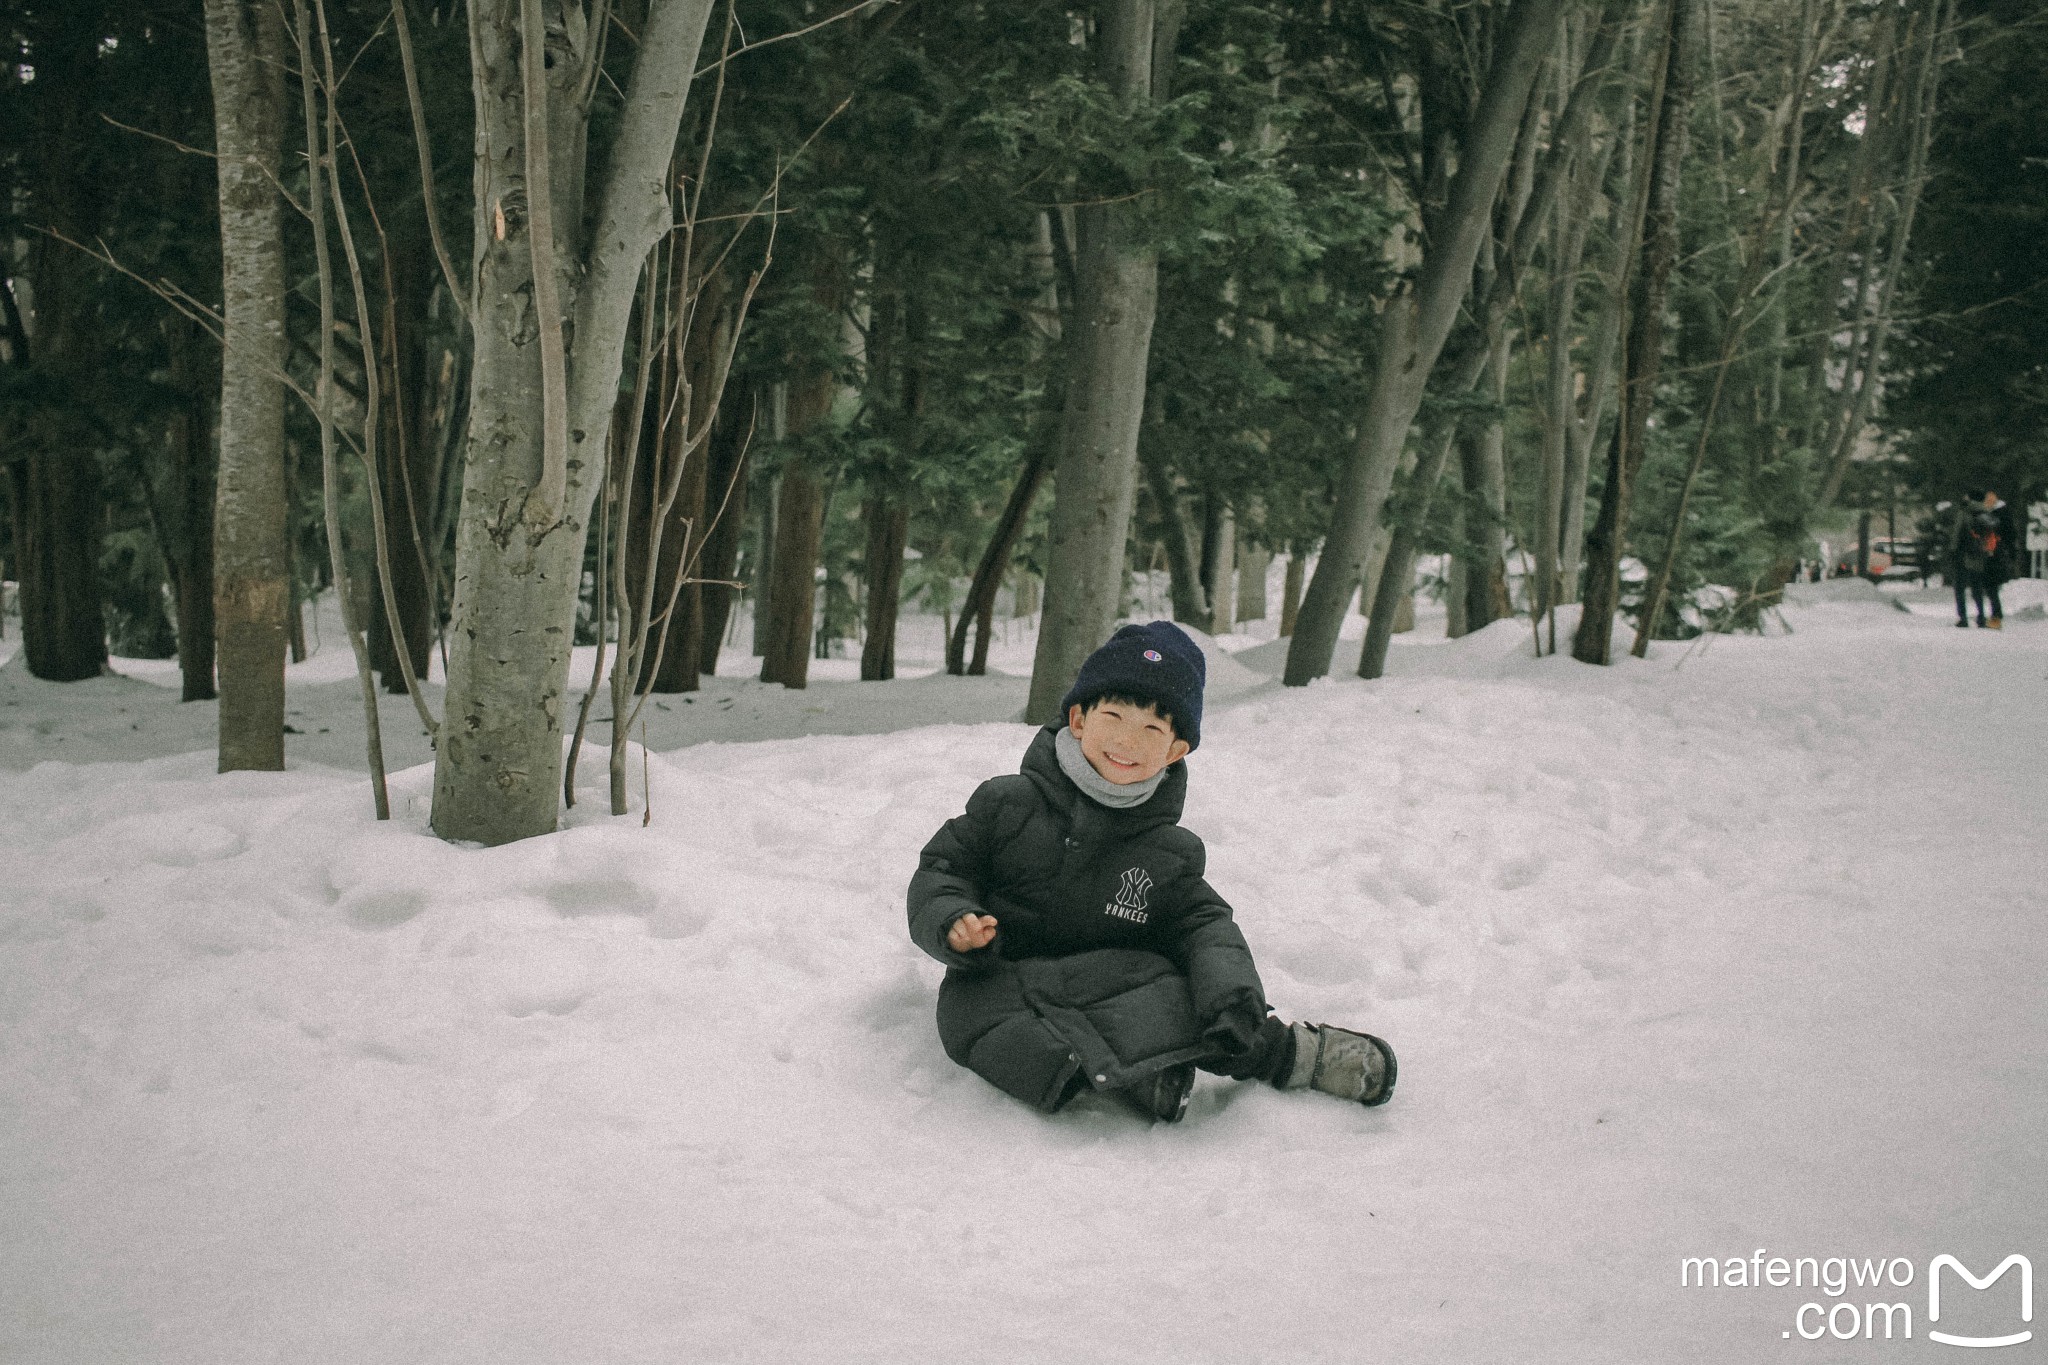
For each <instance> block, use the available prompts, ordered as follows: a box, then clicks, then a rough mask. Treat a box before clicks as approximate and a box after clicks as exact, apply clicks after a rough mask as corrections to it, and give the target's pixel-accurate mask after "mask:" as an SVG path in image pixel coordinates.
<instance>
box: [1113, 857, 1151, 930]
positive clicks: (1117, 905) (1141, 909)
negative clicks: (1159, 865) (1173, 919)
mask: <svg viewBox="0 0 2048 1365" xmlns="http://www.w3.org/2000/svg"><path fill="white" fill-rule="evenodd" d="M1151 889H1152V874H1151V873H1149V872H1147V871H1146V870H1145V869H1144V868H1142V867H1134V868H1131V869H1130V870H1129V871H1127V872H1125V873H1124V880H1123V885H1121V886H1119V887H1117V889H1116V899H1115V900H1114V901H1112V902H1110V903H1109V904H1108V905H1105V906H1103V907H1102V913H1103V914H1105V915H1115V916H1116V917H1117V918H1118V919H1127V920H1130V921H1131V922H1132V923H1133V924H1143V923H1145V922H1146V921H1147V920H1149V919H1151V918H1152V915H1151V912H1150V911H1148V910H1146V909H1145V893H1146V892H1148V891H1150V890H1151Z"/></svg>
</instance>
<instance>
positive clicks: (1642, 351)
mask: <svg viewBox="0 0 2048 1365" xmlns="http://www.w3.org/2000/svg"><path fill="white" fill-rule="evenodd" d="M1699 3H1700V0H1671V22H1670V28H1669V30H1668V31H1667V33H1666V35H1665V43H1664V52H1663V59H1664V77H1663V81H1662V85H1663V95H1662V99H1661V102H1660V108H1659V110H1658V114H1657V122H1656V125H1655V127H1654V129H1653V130H1652V131H1653V133H1654V146H1653V149H1652V150H1651V152H1650V153H1649V155H1650V158H1651V160H1650V167H1649V171H1650V180H1649V185H1648V193H1647V195H1646V198H1645V201H1644V202H1645V205H1646V208H1645V211H1644V216H1643V226H1642V247H1641V256H1642V268H1641V271H1640V272H1639V274H1638V277H1637V279H1636V282H1635V285H1634V288H1633V291H1632V293H1631V294H1630V297H1629V310H1628V311H1629V319H1628V344H1627V351H1626V354H1625V356H1624V358H1623V367H1624V375H1623V380H1622V385H1621V410H1620V413H1619V416H1618V419H1617V420H1616V422H1615V427H1614V436H1613V439H1612V440H1611V441H1610V442H1609V444H1608V453H1607V482H1606V484H1605V485H1604V486H1603V487H1602V488H1601V490H1600V513H1599V516H1598V517H1597V518H1596V519H1595V521H1594V523H1593V529H1592V531H1591V532H1590V533H1589V534H1588V536H1587V537H1586V599H1585V605H1584V607H1583V609H1582V611H1581V613H1580V617H1579V629H1578V633H1577V634H1576V635H1575V636H1574V637H1573V640H1572V657H1573V658H1575V659H1577V660H1578V661H1579V662H1581V663H1588V664H1606V663H1609V662H1611V660H1612V656H1613V650H1614V613H1615V611H1616V609H1617V608H1618V606H1619V604H1620V600H1621V555H1622V547H1623V543H1624V541H1625V539H1626V537H1627V534H1628V513H1629V504H1630V501H1631V498H1632V494H1633V492H1634V485H1635V477H1636V474H1637V472H1638V471H1639V470H1640V469H1641V468H1642V463H1643V455H1644V439H1645V436H1646V434H1647V432H1648V429H1649V418H1650V405H1651V402H1652V401H1653V399H1654V397H1655V394H1656V390H1657V377H1658V373H1659V371H1660V369H1661V367H1662V358H1663V349H1664V299H1665V295H1666V292H1667V290H1668V288H1669V285H1670V281H1671V270H1672V267H1673V265H1674V264H1675V263H1676V262H1677V259H1678V183H1679V173H1680V169H1681V167H1682V164H1683V162H1684V160H1685V145H1686V115H1687V112H1688V109H1689V107H1690V105H1691V101H1692V87H1693V80H1692V44H1693V34H1694V32H1695V31H1696V30H1697V28H1698V20H1699Z"/></svg>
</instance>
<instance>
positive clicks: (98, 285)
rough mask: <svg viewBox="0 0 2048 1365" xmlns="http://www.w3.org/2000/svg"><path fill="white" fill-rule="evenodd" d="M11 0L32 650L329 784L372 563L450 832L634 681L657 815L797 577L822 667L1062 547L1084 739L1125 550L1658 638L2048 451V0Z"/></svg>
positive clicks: (11, 180)
mask: <svg viewBox="0 0 2048 1365" xmlns="http://www.w3.org/2000/svg"><path fill="white" fill-rule="evenodd" d="M4 2H5V6H6V9H5V13H6V22H5V38H6V42H7V44H8V53H7V60H6V66H5V68H4V70H0V212H4V214H5V215H6V226H5V230H4V231H0V463H4V464H5V467H6V477H5V479H4V480H0V504H4V515H0V577H5V578H9V579H13V580H18V583H19V594H20V602H21V631H22V635H23V640H22V652H23V655H24V662H25V666H26V667H27V668H28V669H29V670H30V671H31V672H32V673H34V674H35V676H37V677H39V678H44V679H50V680H57V681H64V680H76V679H81V678H87V677H91V676H95V675H96V674H97V673H98V672H99V671H100V670H101V668H102V667H103V664H104V661H105V660H106V658H107V657H108V654H109V650H110V649H111V650H112V651H113V652H115V653H119V654H122V655H128V656H147V657H160V658H168V657H170V656H171V655H173V654H175V655H176V657H177V658H178V660H179V662H180V664H181V667H182V672H183V679H184V696H185V698H186V699H187V700H188V701H205V700H210V699H213V698H215V697H218V705H219V707H220V729H219V732H220V747H219V757H220V765H221V767H222V768H223V769H224V770H225V769H230V768H257V769H261V768H277V767H281V766H282V764H283V758H284V753H283V747H282V746H283V742H284V715H283V708H284V667H285V660H286V658H287V656H288V654H289V653H290V652H291V651H294V650H300V651H302V650H303V648H304V645H303V640H302V638H301V637H302V633H303V630H304V627H303V625H302V621H303V619H304V604H305V603H306V602H307V601H308V600H309V599H311V598H312V597H314V596H315V595H317V594H318V593H320V592H321V591H323V590H326V589H329V588H334V587H337V586H338V587H340V588H341V589H342V591H341V592H340V593H339V594H338V596H339V598H340V600H341V603H342V605H343V609H344V613H345V619H346V623H347V629H348V634H349V636H350V641H351V644H352V646H353V647H354V648H355V650H356V651H357V656H358V660H359V664H358V668H359V672H360V674H361V676H362V679H363V684H364V689H365V704H366V708H367V714H368V717H369V720H370V727H371V732H372V743H373V746H374V744H375V727H376V711H375V705H374V690H375V689H376V688H377V687H382V688H385V689H388V690H390V691H394V692H398V691H410V692H411V693H412V694H413V697H414V701H415V703H416V705H417V706H418V713H419V717H420V722H421V724H422V726H423V727H425V728H426V729H427V730H428V731H429V732H431V733H433V734H434V736H435V741H436V743H435V751H436V781H435V791H434V807H433V826H434V829H435V830H436V832H438V833H439V834H441V835H442V836H443V837H446V838H451V839H468V840H478V841H481V842H484V843H492V844H495V843H502V842H505V841H508V840H511V839H516V838H522V837H526V836H529V835H533V834H538V833H545V832H547V831H549V830H552V829H553V828H555V825H556V821H557V819H558V815H559V809H560V805H561V802H562V800H563V792H564V789H565V783H564V772H563V762H564V760H563V749H564V745H563V742H562V741H563V738H564V736H565V734H569V733H575V734H577V735H579V736H580V735H581V733H582V730H583V726H584V724H585V723H586V722H588V721H589V719H590V717H591V710H592V707H591V701H590V699H589V698H588V697H586V696H585V691H586V689H588V690H589V691H590V692H591V693H592V694H598V693H602V694H603V698H604V699H603V701H602V705H603V706H604V707H605V711H604V712H602V713H601V714H609V715H612V716H614V717H618V718H621V722H620V723H614V724H612V726H611V727H610V733H611V736H612V738H611V744H612V748H613V774H614V776H613V799H614V808H615V809H616V810H623V809H624V791H623V786H622V778H621V776H620V774H621V771H622V766H623V764H622V758H623V753H624V745H625V740H626V735H627V733H628V732H629V725H628V724H627V723H623V718H626V717H629V716H630V715H631V713H632V712H633V709H634V708H635V707H636V706H637V705H639V704H640V703H641V701H642V699H644V697H645V695H646V694H647V693H648V692H650V691H687V690H690V689H693V688H696V687H697V686H698V685H699V679H700V677H701V676H702V675H704V674H706V673H714V672H716V671H717V670H718V669H719V668H720V667H721V663H720V659H719V653H720V648H719V647H720V642H721V640H722V639H724V637H725V636H726V634H727V628H728V624H729V622H730V621H731V619H732V617H733V614H734V612H735V610H736V606H737V605H738V604H739V603H740V602H741V600H742V597H741V595H742V594H744V601H746V602H748V603H751V604H752V607H753V622H754V646H755V647H754V649H753V650H752V651H751V652H748V651H741V652H742V653H745V654H747V657H748V658H751V657H752V655H754V654H758V655H759V656H760V657H761V664H760V676H761V677H762V678H763V679H765V680H767V681H771V682H780V683H783V684H784V685H786V686H790V687H802V686H804V684H805V681H806V677H807V669H808V666H809V660H810V658H811V657H812V656H813V653H814V651H815V650H816V649H817V648H818V647H819V646H820V642H821V640H822V639H825V638H829V637H835V636H836V637H840V638H850V637H853V636H855V635H858V636H859V637H860V638H861V639H862V641H863V642H864V644H863V652H862V676H863V677H865V678H871V679H886V678H889V677H891V676H892V675H893V671H894V667H895V661H894V640H895V631H896V615H897V612H898V610H899V607H900V605H901V604H902V603H903V602H905V601H906V600H909V599H910V598H912V596H913V595H916V596H917V597H918V598H919V599H920V600H922V601H924V602H925V603H927V604H929V606H930V608H931V609H932V610H935V611H943V612H944V613H945V615H946V617H947V620H948V622H949V625H950V639H949V647H948V667H949V670H950V671H952V672H955V673H978V672H981V671H982V670H983V669H984V668H985V666H986V658H987V650H988V641H989V634H990V630H991V620H992V615H993V613H994V611H995V610H996V605H997V599H998V589H999V588H1004V587H1006V588H1007V590H1008V592H1009V594H1010V596H1009V600H1010V601H1011V602H1013V603H1015V602H1017V601H1018V599H1019V598H1021V599H1023V602H1024V603H1025V604H1032V603H1035V604H1037V606H1038V609H1039V610H1040V612H1041V615H1040V628H1039V633H1038V637H1037V639H1038V643H1037V655H1036V661H1035V666H1034V672H1033V679H1032V686H1031V691H1030V701H1029V704H1028V708H1027V715H1028V717H1029V718H1030V719H1033V720H1044V719H1047V718H1049V716H1050V715H1051V714H1052V712H1053V711H1054V709H1055V707H1056V704H1057V700H1058V697H1059V696H1060V694H1061V692H1062V691H1063V690H1064V689H1065V687H1066V685H1067V683H1068V681H1069V680H1070V679H1071V677H1072V676H1073V673H1074V670H1075V668H1076V666H1077V665H1078V663H1079V661H1080V660H1081V658H1082V657H1084V656H1085V655H1086V653H1087V652H1088V651H1089V650H1090V649H1091V648H1093V647H1094V646H1095V645H1096V644H1097V643H1099V642H1100V641H1101V640H1102V639H1103V638H1104V637H1105V636H1106V635H1107V634H1108V632H1109V630H1110V628H1111V626H1112V624H1113V623H1114V622H1115V621H1116V620H1118V619H1119V618H1120V617H1122V616H1123V615H1125V614H1126V612H1127V611H1128V609H1129V601H1130V590H1129V575H1130V574H1131V573H1132V572H1133V571H1143V570H1147V569H1150V568H1153V567H1155V566H1156V567H1160V568H1163V569H1164V570H1166V571H1167V572H1168V573H1169V574H1170V577H1171V583H1172V601H1173V613H1174V615H1175V616H1176V617H1177V618H1178V619H1180V620H1183V621H1186V622H1188V623H1190V624H1193V625H1196V626H1199V627H1201V628H1203V629H1206V630H1210V631H1212V632H1218V633H1221V632H1224V631H1227V630H1229V629H1230V627H1231V625H1232V624H1233V622H1234V621H1237V620H1240V619H1244V618H1245V617H1247V616H1251V615H1264V614H1265V613H1267V612H1268V611H1271V612H1273V613H1275V614H1278V615H1279V616H1280V617H1281V618H1282V633H1283V634H1287V635H1289V636H1290V637H1291V645H1290V647H1289V654H1288V660H1287V667H1286V678H1285V680H1286V681H1287V682H1288V683H1290V684H1296V685H1298V684H1302V683H1306V682H1308V681H1309V680H1311V679H1313V678H1316V677H1319V676H1322V675H1325V674H1327V673H1328V672H1329V671H1330V668H1331V664H1332V657H1333V653H1334V648H1335V644H1336V641H1337V638H1338V631H1339V627H1340V625H1341V624H1342V621H1343V617H1344V615H1345V613H1346V612H1348V611H1353V610H1362V611H1364V612H1365V613H1366V614H1367V616H1368V618H1369V622H1368V628H1367V633H1366V639H1365V644H1364V648H1363V652H1362V657H1361V661H1360V665H1359V671H1360V672H1361V673H1362V674H1363V675H1364V676H1366V677H1376V676H1378V675H1379V673H1380V671H1381V669H1382V668H1383V665H1384V662H1385V657H1386V651H1387V646H1388V641H1389V637H1390V635H1391V634H1392V633H1393V632H1394V631H1396V630H1398V629H1402V628H1404V626H1405V625H1406V624H1407V623H1408V622H1409V621H1412V619H1413V607H1412V602H1413V596H1414V594H1415V593H1416V592H1417V591H1418V590H1422V591H1427V592H1429V593H1431V594H1432V595H1436V596H1440V597H1441V598H1442V599H1443V600H1444V602H1445V603H1446V607H1447V613H1448V618H1447V619H1448V629H1449V630H1450V631H1451V632H1452V633H1454V634H1458V633H1464V632H1469V631H1472V630H1476V629H1479V628H1481V627H1484V626H1486V625H1488V624H1489V623H1491V622H1493V621H1496V620H1500V619H1502V618H1506V617H1510V616H1514V615H1520V616H1522V617H1523V618H1525V620H1527V621H1528V622H1529V623H1530V626H1531V628H1532V630H1533V633H1534V637H1535V640H1536V646H1535V647H1536V648H1538V649H1542V650H1546V651H1552V650H1554V651H1562V652H1568V653H1570V654H1572V655H1573V656H1575V657H1576V658H1578V659H1580V660H1582V661H1584V662H1586V663H1589V664H1603V663H1607V662H1609V659H1608V653H1609V647H1610V645H1609V642H1610V640H1612V638H1613V625H1614V623H1615V622H1616V620H1617V619H1621V620H1625V621H1627V622H1629V623H1632V624H1633V626H1634V629H1635V635H1636V648H1637V650H1638V651H1639V652H1640V650H1641V649H1642V648H1643V647H1644V645H1645V643H1646V642H1647V641H1648V640H1650V639H1654V638H1671V637H1675V636H1683V635H1687V634H1690V633H1694V632H1696V631H1698V630H1700V629H1702V628H1712V629H1745V628H1748V629H1754V628H1757V627H1758V626H1759V624H1760V623H1761V622H1762V621H1763V620H1764V619H1765V617H1766V615H1767V613H1768V612H1769V610H1770V608H1771V607H1772V605H1773V604H1774V602H1775V601H1776V598H1777V595H1778V593H1779V592H1780V591H1781V590H1782V588H1783V586H1784V585H1785V583H1786V581H1787V580H1788V578H1789V577H1790V576H1791V575H1792V574H1793V573H1794V572H1795V570H1796V567H1797V566H1798V564H1799V563H1800V562H1801V560H1802V559H1804V558H1807V557H1810V556H1811V555H1812V554H1813V553H1814V551H1813V549H1812V544H1813V538H1814V536H1815V534H1816V532H1817V531H1818V530H1819V529H1820V528H1821V527H1823V526H1824V525H1826V524H1828V523H1829V522H1830V520H1831V519H1833V518H1838V517H1839V516H1841V515H1842V514H1843V513H1844V512H1847V511H1853V510H1856V509H1872V508H1876V509H1884V508H1887V507H1891V508H1896V507H1899V506H1901V505H1904V506H1907V507H1909V508H1912V509H1915V510H1916V511H1918V510H1922V509H1926V508H1928V507H1931V506H1932V505H1933V504H1935V503H1936V502H1937V501H1939V500H1941V499H1944V498H1950V497H1953V496H1955V493H1956V490H1958V489H1960V488H1961V487H1962V486H1964V484H1966V483H1968V484H1974V485H1976V486H1980V487H1981V486H1985V485H1987V484H1988V485H1990V486H1993V487H1996V488H1998V489H1999V490H2000V491H2001V493H2003V494H2004V496H2005V497H2006V498H2007V500H2008V501H2010V502H2013V503H2015V504H2017V505H2022V506H2023V505H2025V503H2026V502H2027V501H2029V500H2030V499H2033V498H2037V497H2040V496H2042V495H2043V490H2044V487H2048V441H2044V437H2043V435H2042V432H2043V430H2044V419H2048V349H2044V348H2048V308H2044V299H2043V292H2042V291H2043V287H2044V282H2048V245H2044V242H2048V237H2044V234H2043V231H2042V227H2043V222H2042V220H2043V217H2044V215H2048V145H2044V144H2048V132H2044V131H2043V130H2044V128H2048V91H2044V88H2043V86H2044V83H2043V82H2041V81H2040V80H2039V79H2038V77H2037V75H2036V73H2037V72H2038V71H2039V70H2041V69H2042V68H2043V65H2044V63H2048V19H2044V17H2043V16H2042V15H2041V14H2039V13H2037V12H2036V8H2037V7H2036V5H2035V4H2034V2H2033V0H1078V2H1077V0H1061V3H1051V2H1050V0H1011V2H1010V3H1002V4H992V3H983V2H981V0H858V2H856V0H724V2H723V3H721V2H720V0H468V2H467V3H466V4H463V3H457V0H4ZM2037 114H2042V115H2044V117H2038V118H2037V117H2036V115H2037ZM1902 500H1903V501H1902ZM913 550H914V551H915V552H916V553H915V555H914V556H912V555H910V554H908V552H909V551H913ZM1276 557H1284V558H1285V560H1286V564H1287V571H1286V577H1285V582H1286V584H1287V591H1286V593H1285V595H1284V596H1285V600H1284V601H1280V602H1275V603H1267V602H1266V601H1265V600H1264V583H1265V581H1266V566H1267V565H1268V564H1269V563H1271V562H1272V561H1273V560H1274V559H1275V558H1276ZM1440 564H1441V565H1445V566H1447V567H1446V568H1445V569H1444V570H1443V571H1442V572H1441V573H1440V574H1438V573H1432V575H1431V576H1430V577H1429V578H1428V580H1427V581H1423V580H1421V579H1419V577H1418V575H1419V573H1420V572H1421V569H1420V566H1423V565H1431V566H1434V565H1440ZM821 570H822V572H821ZM1239 584H1242V585H1243V587H1242V589H1240V587H1239ZM1710 587H1711V588H1713V589H1714V590H1715V591H1714V593H1713V595H1712V596H1711V597H1708V596H1706V595H1705V593H1706V590H1707V589H1709V588H1710ZM1240 599H1244V600H1240ZM1354 603H1355V604H1357V605H1356V606H1354ZM1567 604H1577V607H1576V609H1575V611H1574V612H1572V613H1563V612H1561V611H1560V608H1561V607H1564V606H1566V605H1567ZM1561 615H1563V616H1565V617H1566V621H1567V625H1566V629H1565V630H1564V631H1562V632H1561V631H1560V630H1559V629H1558V621H1559V618H1560V616H1561ZM1574 617H1575V618H1576V619H1577V621H1578V625H1577V628H1576V631H1575V632H1574V631H1573V630H1572V628H1571V626H1570V624H1569V623H1570V620H1571V619H1573V618H1574ZM1561 634H1562V635H1563V636H1564V638H1563V639H1562V640H1560V638H1559V636H1560V635H1561ZM592 642H596V643H597V644H599V645H600V659H601V666H602V667H604V668H605V669H606V670H607V675H606V677H605V678H604V680H603V681H601V682H596V683H593V680H592V679H591V678H589V677H584V676H577V677H574V678H572V677H571V676H570V671H569V660H570V650H571V647H572V645H574V644H577V643H583V644H589V643H592ZM724 666H725V667H727V668H728V669H730V668H732V667H734V666H735V665H734V664H733V662H732V660H731V659H728V660H726V662H725V664H724ZM430 667H431V669H432V671H433V672H435V673H436V674H439V675H442V676H444V677H445V680H446V688H445V691H444V692H435V693H429V692H428V691H426V690H424V689H422V688H421V687H420V686H419V679H420V678H421V677H423V676H424V675H425V674H427V673H428V671H429V669H430ZM437 712H438V714H437ZM373 766H374V760H373ZM380 780H381V779H380ZM379 799H380V801H381V800H382V797H381V787H380V797H379Z"/></svg>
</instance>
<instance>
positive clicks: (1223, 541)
mask: <svg viewBox="0 0 2048 1365" xmlns="http://www.w3.org/2000/svg"><path fill="white" fill-rule="evenodd" d="M1212 501H1213V502H1214V504H1215V507H1216V515H1215V518H1214V520H1215V530H1214V534H1212V535H1211V536H1210V537H1209V543H1208V544H1207V545H1205V546H1203V547H1202V548H1203V558H1204V559H1206V560H1207V561H1208V571H1209V572H1208V579H1209V621H1208V625H1207V629H1208V632H1209V633H1210V634H1211V635H1228V634H1229V633H1230V632H1231V631H1233V630H1236V629H1237V518H1236V516H1234V515H1233V514H1232V513H1231V510H1230V508H1229V506H1228V505H1227V504H1225V503H1224V502H1223V501H1222V500H1221V499H1220V498H1215V499H1212Z"/></svg>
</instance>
